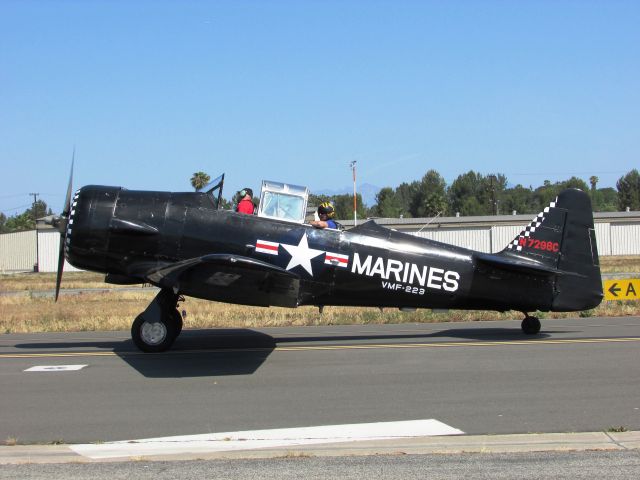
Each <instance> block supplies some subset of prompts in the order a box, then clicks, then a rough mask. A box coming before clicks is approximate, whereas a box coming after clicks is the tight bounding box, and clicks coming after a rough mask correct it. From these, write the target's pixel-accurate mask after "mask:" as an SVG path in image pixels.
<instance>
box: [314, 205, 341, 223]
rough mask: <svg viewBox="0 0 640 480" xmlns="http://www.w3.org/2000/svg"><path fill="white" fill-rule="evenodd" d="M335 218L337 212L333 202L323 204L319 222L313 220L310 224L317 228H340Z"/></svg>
mask: <svg viewBox="0 0 640 480" xmlns="http://www.w3.org/2000/svg"><path fill="white" fill-rule="evenodd" d="M335 216H336V211H335V209H334V208H333V205H332V204H331V202H323V203H321V204H320V206H319V207H318V218H319V220H313V221H311V222H310V224H311V225H313V226H314V227H316V228H338V223H337V222H336V221H335V220H333V218H334V217H335Z"/></svg>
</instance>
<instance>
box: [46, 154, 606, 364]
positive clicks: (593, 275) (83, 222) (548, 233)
mask: <svg viewBox="0 0 640 480" xmlns="http://www.w3.org/2000/svg"><path fill="white" fill-rule="evenodd" d="M72 170H73V167H72ZM223 183H224V175H222V176H221V177H219V178H218V179H216V180H215V181H214V182H212V183H211V184H210V186H208V187H206V188H205V191H203V192H184V193H172V192H156V191H138V190H127V189H125V188H121V187H109V186H95V185H91V186H86V187H83V188H81V189H80V190H78V191H77V193H76V194H75V195H74V196H73V198H71V180H70V181H69V187H68V190H67V196H66V202H65V208H64V211H63V213H62V215H61V217H59V218H58V219H57V221H56V222H55V223H57V224H58V228H59V229H60V231H61V236H62V241H61V243H60V254H59V260H58V275H57V279H56V300H57V298H58V293H59V290H60V281H61V277H62V269H63V265H64V260H65V258H66V259H67V260H68V261H69V263H70V264H72V265H74V266H76V267H78V268H80V269H83V270H91V271H95V272H102V273H105V274H106V277H105V281H106V282H109V283H115V284H141V283H150V284H153V285H155V286H157V287H159V288H160V292H159V293H158V295H157V296H156V297H155V299H154V300H153V301H152V302H151V303H150V304H149V306H148V307H147V308H146V310H144V311H143V312H142V313H140V315H138V317H137V318H136V319H135V320H134V322H133V325H132V327H131V335H132V338H133V341H134V342H135V344H136V345H137V346H138V348H140V350H142V351H145V352H160V351H164V350H167V349H168V348H170V347H171V345H172V344H173V342H174V340H175V339H176V337H177V336H178V335H179V334H180V331H181V330H182V316H181V315H180V313H179V312H178V310H177V308H176V307H177V304H178V301H179V300H180V299H181V298H182V296H191V297H196V298H202V299H207V300H215V301H221V302H228V303H238V304H244V305H255V306H265V307H266V306H271V305H273V306H282V307H297V306H300V305H316V306H318V307H319V308H320V309H322V308H323V307H324V306H327V305H340V306H375V307H380V308H383V307H395V308H401V309H416V308H436V309H474V310H475V309H478V310H495V311H500V312H503V311H507V310H516V311H520V312H522V313H523V314H524V315H525V318H524V320H523V321H522V330H523V332H524V333H526V334H536V333H538V332H539V331H540V321H539V320H538V318H536V317H534V316H531V315H529V313H528V312H535V311H543V312H547V311H556V312H566V311H579V310H587V309H590V308H594V307H596V306H597V305H598V304H599V303H600V302H601V300H602V296H603V293H602V283H601V278H600V268H599V264H598V251H597V246H596V237H595V231H594V228H593V215H592V211H591V202H590V199H589V196H588V195H587V194H586V193H584V192H582V191H580V190H576V189H569V190H565V191H563V192H562V193H560V194H559V195H558V197H557V198H556V200H555V201H553V202H551V203H550V205H549V206H548V207H547V208H545V209H544V211H543V212H541V213H540V214H539V215H537V216H536V218H534V219H533V221H532V222H531V223H530V224H529V225H528V226H526V227H525V228H524V230H523V231H522V232H521V233H520V234H519V235H518V236H517V237H516V238H515V239H514V240H513V241H512V242H510V243H509V244H508V245H507V246H506V248H505V249H504V250H502V251H501V252H499V253H482V252H477V251H473V250H468V249H465V248H461V247H456V246H453V245H449V244H445V243H441V242H436V241H432V240H427V239H424V238H418V237H415V236H412V235H408V234H405V233H401V232H398V231H395V230H390V229H387V228H384V227H382V226H380V225H378V224H376V223H375V221H367V222H366V223H363V224H361V225H358V226H357V227H355V228H352V229H350V230H346V231H345V230H341V229H329V228H325V229H319V228H314V227H313V226H311V225H310V224H309V223H307V222H306V220H305V214H306V207H307V194H308V190H307V189H306V188H304V187H297V186H294V185H287V184H282V183H277V182H263V184H262V190H261V192H260V204H259V206H258V209H257V214H255V215H247V214H242V213H236V212H234V211H230V210H223V209H221V208H220V199H221V195H222V187H223Z"/></svg>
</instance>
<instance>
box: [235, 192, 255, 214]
mask: <svg viewBox="0 0 640 480" xmlns="http://www.w3.org/2000/svg"><path fill="white" fill-rule="evenodd" d="M238 197H239V198H240V201H239V202H238V205H237V206H236V212H238V213H247V214H249V215H253V211H254V209H255V207H254V205H253V190H251V189H250V188H243V189H242V190H240V192H238Z"/></svg>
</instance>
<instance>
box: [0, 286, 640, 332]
mask: <svg viewBox="0 0 640 480" xmlns="http://www.w3.org/2000/svg"><path fill="white" fill-rule="evenodd" d="M154 293H155V292H153V291H151V290H146V291H141V292H128V291H127V292H118V291H114V292H112V293H108V292H107V293H89V294H81V295H68V296H65V297H62V298H61V299H60V300H59V301H58V303H54V301H53V299H52V298H30V297H16V296H5V297H0V332H4V333H29V332H72V331H73V332H78V331H99V330H128V329H129V328H130V327H131V322H132V321H133V319H134V318H135V317H136V316H137V315H138V314H139V313H140V312H142V311H143V310H144V309H145V308H146V306H147V305H148V303H149V302H150V301H151V300H152V299H153V296H154ZM180 309H181V310H183V309H184V310H185V311H186V312H187V317H186V319H185V328H215V327H234V328H259V327H274V326H309V325H346V324H383V323H435V322H445V321H447V322H450V321H477V320H507V319H519V318H520V317H521V314H520V313H517V312H507V313H498V312H487V311H462V310H451V311H449V312H446V313H434V312H432V311H431V310H417V311H415V312H400V311H398V310H396V309H385V310H384V311H382V312H381V311H380V310H379V309H377V308H353V307H325V309H324V312H323V313H322V314H320V313H319V312H318V309H317V308H315V307H300V308H295V309H289V308H280V307H270V308H261V307H247V306H243V305H231V304H226V303H219V302H209V301H206V300H198V299H193V298H189V299H187V301H186V302H185V303H184V304H182V305H181V306H180ZM638 314H640V304H638V302H632V301H627V302H603V303H602V304H601V305H600V306H599V307H598V308H596V309H594V310H590V311H588V312H580V315H581V316H625V315H638ZM539 316H540V317H541V318H564V317H575V316H576V313H541V314H540V315H539Z"/></svg>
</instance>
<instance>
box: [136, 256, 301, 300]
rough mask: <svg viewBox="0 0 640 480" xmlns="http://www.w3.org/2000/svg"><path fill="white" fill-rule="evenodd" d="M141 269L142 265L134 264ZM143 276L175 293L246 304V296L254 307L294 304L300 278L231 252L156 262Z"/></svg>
mask: <svg viewBox="0 0 640 480" xmlns="http://www.w3.org/2000/svg"><path fill="white" fill-rule="evenodd" d="M143 268H145V266H144V265H139V266H138V269H143ZM146 268H148V266H146ZM133 269H134V270H135V269H136V267H135V266H133ZM143 277H144V278H145V280H147V281H148V282H150V283H152V284H154V285H157V286H159V287H161V288H168V289H172V290H173V291H174V292H176V293H183V294H185V295H189V296H194V297H198V298H206V299H210V300H218V301H223V302H229V303H247V298H249V299H250V304H252V305H258V306H270V305H274V306H287V307H295V306H297V303H298V292H299V287H300V277H299V276H298V275H297V274H295V273H292V272H289V271H287V270H284V269H282V268H280V267H277V266H275V265H271V264H269V263H266V262H262V261H260V260H256V259H253V258H249V257H243V256H240V255H233V254H210V255H203V256H201V257H196V258H190V259H187V260H183V261H180V262H173V263H167V264H165V265H161V266H159V267H158V265H156V266H154V267H153V268H151V269H148V270H147V271H146V272H145V273H144V274H143Z"/></svg>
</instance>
